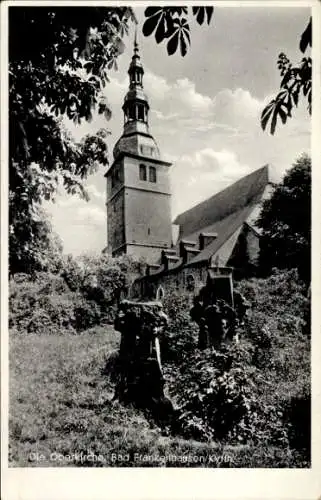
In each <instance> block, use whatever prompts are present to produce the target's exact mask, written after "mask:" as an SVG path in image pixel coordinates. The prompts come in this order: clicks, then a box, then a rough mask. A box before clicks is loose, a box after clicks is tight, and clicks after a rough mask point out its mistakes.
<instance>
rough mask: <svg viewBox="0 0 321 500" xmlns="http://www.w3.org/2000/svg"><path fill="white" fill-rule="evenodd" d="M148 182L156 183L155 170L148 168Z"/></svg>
mask: <svg viewBox="0 0 321 500" xmlns="http://www.w3.org/2000/svg"><path fill="white" fill-rule="evenodd" d="M149 182H156V168H155V167H149Z"/></svg>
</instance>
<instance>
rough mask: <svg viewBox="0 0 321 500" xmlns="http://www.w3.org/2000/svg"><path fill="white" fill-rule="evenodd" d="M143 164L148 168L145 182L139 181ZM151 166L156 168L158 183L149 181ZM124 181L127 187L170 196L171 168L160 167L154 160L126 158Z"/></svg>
mask: <svg viewBox="0 0 321 500" xmlns="http://www.w3.org/2000/svg"><path fill="white" fill-rule="evenodd" d="M140 164H143V165H145V166H146V168H147V180H146V181H143V180H140V179H139V165H140ZM149 166H151V167H155V168H156V176H157V182H149V180H148V178H149V177H148V169H149ZM124 180H125V185H126V187H136V188H140V189H145V190H149V191H154V192H158V193H168V194H170V192H171V190H170V180H169V167H168V166H166V165H160V164H157V163H154V162H153V160H152V159H150V160H145V159H143V158H142V159H141V160H138V159H136V158H130V157H125V158H124ZM168 223H169V224H171V217H170V218H169V222H168Z"/></svg>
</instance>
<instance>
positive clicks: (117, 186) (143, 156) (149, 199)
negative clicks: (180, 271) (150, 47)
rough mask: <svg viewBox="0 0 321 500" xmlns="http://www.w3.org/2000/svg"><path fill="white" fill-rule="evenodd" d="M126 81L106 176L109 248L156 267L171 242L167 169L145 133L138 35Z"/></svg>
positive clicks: (165, 163) (147, 105)
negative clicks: (120, 120)
mask: <svg viewBox="0 0 321 500" xmlns="http://www.w3.org/2000/svg"><path fill="white" fill-rule="evenodd" d="M128 75H129V89H128V91H127V94H126V96H125V99H124V104H123V111H124V130H123V133H122V135H121V137H120V138H119V139H118V141H117V142H116V144H115V146H114V151H113V153H114V161H113V163H112V165H111V166H110V168H109V169H108V171H107V172H106V178H107V203H106V204H107V224H108V247H109V249H110V251H111V253H112V255H113V256H117V255H121V254H123V253H126V254H128V255H132V256H133V257H134V258H135V259H137V260H138V259H140V258H144V259H146V262H148V263H155V262H157V261H158V260H159V259H160V254H161V251H162V250H164V249H169V248H170V246H171V242H172V231H171V201H170V200H171V187H170V178H169V167H170V166H171V164H170V163H168V162H166V161H163V160H162V159H161V158H160V152H159V149H158V146H157V144H156V141H155V139H154V137H153V136H152V135H151V133H150V131H149V124H148V111H149V104H148V99H147V96H146V94H145V92H144V89H143V76H144V68H143V65H142V63H141V60H140V54H139V48H138V43H137V34H135V40H134V53H133V56H132V60H131V63H130V65H129V69H128Z"/></svg>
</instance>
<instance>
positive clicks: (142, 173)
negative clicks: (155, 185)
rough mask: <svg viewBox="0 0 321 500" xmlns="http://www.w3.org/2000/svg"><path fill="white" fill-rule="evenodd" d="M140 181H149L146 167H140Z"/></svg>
mask: <svg viewBox="0 0 321 500" xmlns="http://www.w3.org/2000/svg"><path fill="white" fill-rule="evenodd" d="M139 180H141V181H147V172H146V166H145V165H139Z"/></svg>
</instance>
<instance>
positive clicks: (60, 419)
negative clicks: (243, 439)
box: [9, 327, 295, 467]
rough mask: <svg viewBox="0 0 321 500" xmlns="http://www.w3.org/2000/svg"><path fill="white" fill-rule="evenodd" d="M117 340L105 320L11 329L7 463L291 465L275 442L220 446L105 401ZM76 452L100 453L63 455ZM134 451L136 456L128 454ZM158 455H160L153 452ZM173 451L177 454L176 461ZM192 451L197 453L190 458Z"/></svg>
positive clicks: (108, 399)
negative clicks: (57, 329) (98, 324)
mask: <svg viewBox="0 0 321 500" xmlns="http://www.w3.org/2000/svg"><path fill="white" fill-rule="evenodd" d="M118 340H119V335H118V334H117V333H115V332H114V331H113V330H112V328H111V327H106V328H95V330H94V331H93V330H91V331H87V332H85V333H84V334H82V335H77V336H75V335H64V336H54V335H50V336H48V335H42V336H40V335H36V334H29V335H23V334H18V333H15V332H12V333H11V339H10V425H9V427H10V429H9V430H10V462H11V465H12V466H21V467H23V466H34V467H36V466H38V467H39V466H40V467H44V466H51V467H54V466H68V465H70V466H75V465H78V466H80V465H83V466H91V465H104V466H143V465H145V466H151V465H152V466H157V465H158V466H164V465H166V466H175V465H176V466H182V465H183V466H187V465H189V466H194V467H195V466H197V467H200V466H209V467H219V466H220V467H288V466H293V465H295V461H294V458H293V456H292V455H291V454H290V453H289V452H288V451H286V450H281V449H278V448H273V447H270V448H263V449H262V448H259V447H250V446H237V447H231V446H230V447H225V448H223V447H222V446H220V445H216V444H215V443H212V444H210V443H208V444H207V443H198V442H196V441H185V440H182V439H179V438H172V437H166V436H163V435H162V434H161V432H160V430H159V429H158V428H157V427H152V426H151V425H150V424H149V423H148V421H147V420H146V418H145V417H144V416H143V415H142V414H141V413H139V412H137V411H136V410H134V409H131V408H125V407H123V406H121V405H120V404H118V403H117V402H111V399H112V396H113V386H112V383H111V381H110V379H109V377H108V376H106V374H104V368H105V366H106V361H107V360H108V359H109V360H110V359H111V358H112V353H113V352H114V350H115V349H116V348H117V345H118ZM76 452H77V453H80V452H83V456H84V455H86V454H88V453H90V452H92V453H94V454H95V455H96V456H98V455H101V461H100V462H92V461H90V458H89V460H87V461H86V460H83V459H81V458H80V457H79V456H78V457H69V455H70V454H73V453H76ZM37 453H38V459H37V455H36V454H37ZM52 453H53V454H54V455H51V454H52ZM135 453H137V454H139V455H141V456H140V457H138V456H137V455H136V457H135V456H134V454H135ZM57 454H61V455H57ZM113 454H116V455H117V459H116V460H115V455H113ZM147 455H154V457H156V458H148V456H147ZM164 455H166V456H167V459H166V460H165V461H164V460H160V458H159V457H163V456H164ZM169 455H172V458H168V456H169ZM173 455H175V456H176V457H178V458H176V462H175V461H174V460H175V458H173ZM63 457H64V458H63ZM184 457H185V458H184ZM192 457H196V459H195V460H196V461H195V462H193V461H192ZM62 458H63V459H62ZM91 460H92V458H91Z"/></svg>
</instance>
